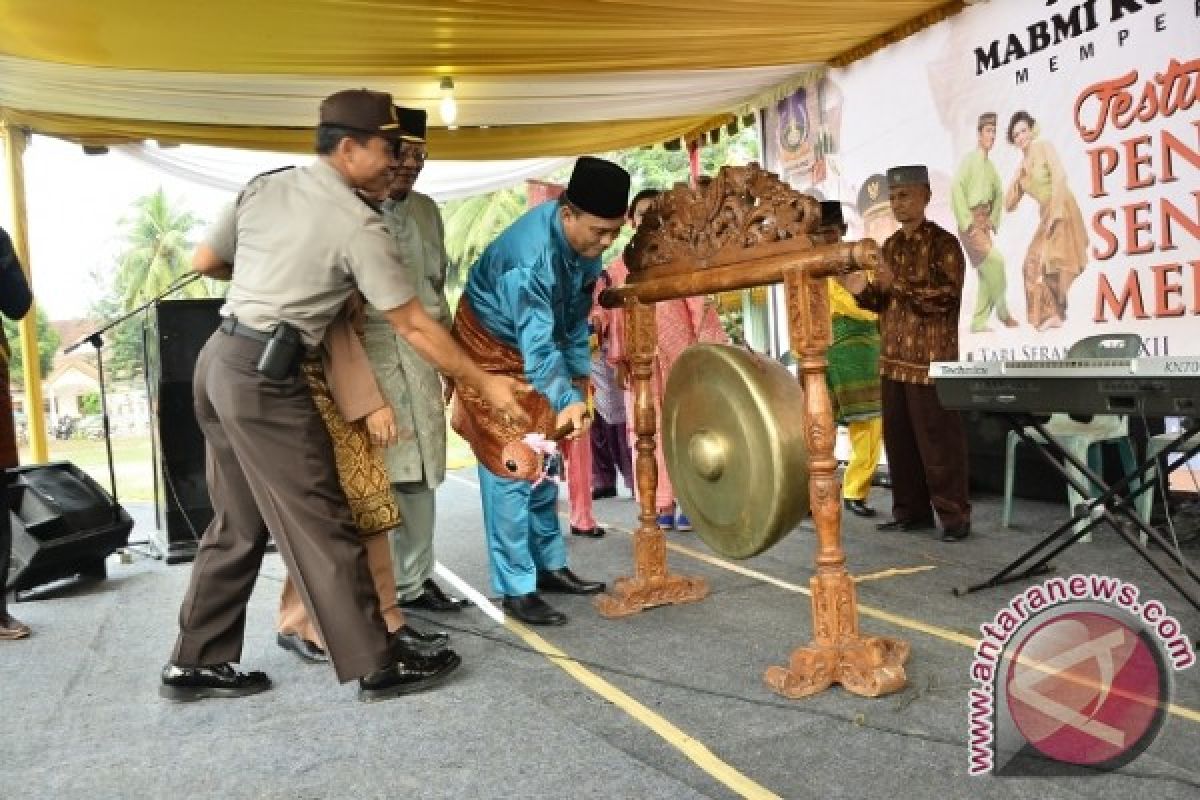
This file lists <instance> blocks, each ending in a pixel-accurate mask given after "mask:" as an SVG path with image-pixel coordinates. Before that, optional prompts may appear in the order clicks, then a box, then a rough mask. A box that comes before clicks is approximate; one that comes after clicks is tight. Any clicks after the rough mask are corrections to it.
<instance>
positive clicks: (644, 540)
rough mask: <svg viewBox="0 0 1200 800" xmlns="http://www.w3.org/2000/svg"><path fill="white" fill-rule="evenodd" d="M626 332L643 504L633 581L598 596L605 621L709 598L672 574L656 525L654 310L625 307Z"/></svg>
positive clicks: (702, 586) (699, 582) (693, 581)
mask: <svg viewBox="0 0 1200 800" xmlns="http://www.w3.org/2000/svg"><path fill="white" fill-rule="evenodd" d="M625 320H626V322H625V329H626V331H628V336H629V353H630V373H631V375H630V381H631V384H632V388H633V416H634V430H636V431H637V464H636V473H637V485H638V495H639V500H640V503H641V508H640V513H639V514H638V528H637V530H636V531H634V534H633V561H634V567H633V569H634V572H633V577H632V578H626V577H622V578H617V579H616V580H615V581H613V584H612V589H611V590H610V591H609V592H606V593H605V594H601V595H598V596H597V597H596V600H595V603H596V608H597V610H599V612H600V614H601V616H605V617H609V618H615V617H627V616H629V615H631V614H636V613H637V612H639V611H642V610H643V609H647V608H653V607H655V606H664V605H669V604H672V603H694V602H696V601H698V600H702V599H704V597H705V596H707V595H708V582H707V581H706V580H704V579H703V578H689V577H684V576H680V575H671V574H669V573H668V572H667V539H666V536H665V535H664V534H663V532H662V531H661V530H659V529H658V524H657V522H656V517H657V515H656V513H655V512H656V509H655V507H654V494H655V491H656V490H657V488H658V467H657V466H656V464H655V460H654V449H655V448H654V433H655V425H654V397H653V394H652V392H651V389H650V371H651V369H652V367H653V362H654V349H655V348H654V344H655V340H656V337H655V330H654V305H653V304H650V305H645V304H643V303H638V302H637V301H629V302H627V303H626V305H625Z"/></svg>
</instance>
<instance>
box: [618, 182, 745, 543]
mask: <svg viewBox="0 0 1200 800" xmlns="http://www.w3.org/2000/svg"><path fill="white" fill-rule="evenodd" d="M658 195H659V191H658V190H657V189H643V190H642V191H640V192H638V193H637V195H635V196H634V198H633V202H632V203H630V205H629V221H630V224H632V225H633V227H634V229H636V228H637V227H638V225H639V224H641V221H642V215H644V214H645V213H646V211H647V210H648V209H649V208H650V206H651V205H652V204H653V203H654V201H655V199H656V198H657V197H658ZM608 272H609V275H611V276H612V280H613V284H614V285H616V286H621V285H623V284H624V283H625V282H626V280H628V278H629V268H628V267H626V266H625V260H624V259H623V258H617V259H616V260H615V261H613V262H612V264H610V265H609V267H608ZM654 310H655V316H654V319H655V327H656V329H657V335H658V342H657V346H656V347H655V351H654V355H655V358H654V363H653V365H652V368H651V372H650V390H651V391H652V392H653V396H654V411H655V422H654V425H655V429H656V430H657V431H659V433H660V434H661V432H662V401H663V392H664V391H665V390H666V387H667V376H668V375H670V374H671V367H673V366H674V365H675V361H676V360H677V359H678V358H679V356H680V355H681V354H682V353H683V351H684V350H685V349H687V348H688V347H690V346H691V345H694V344H697V343H700V342H716V343H720V344H728V343H729V337H728V336H727V335H726V333H725V329H724V328H723V327H722V326H721V318H720V317H719V316H718V315H717V310H716V308H715V307H714V306H713V304H712V303H711V302H710V301H709V300H708V299H707V298H704V297H687V298H683V299H679V300H666V301H663V302H661V303H656V304H655V309H654ZM608 314H609V319H608V325H609V331H610V337H611V338H610V342H609V351H608V359H609V363H610V364H612V365H613V367H614V368H615V369H616V370H617V382H618V383H619V384H620V385H621V387H622V388H625V389H628V388H629V353H628V350H627V347H628V343H627V341H626V337H625V314H624V313H623V312H622V311H621V310H620V309H611V310H609V311H608ZM625 407H626V414H625V419H626V422H627V424H628V426H629V437H630V447H631V449H633V443H634V442H635V441H636V439H637V434H636V432H635V431H634V430H633V424H634V421H633V420H634V417H633V395H632V393H631V392H629V391H626V392H625ZM655 442H656V444H657V447H656V448H655V450H654V459H655V461H656V462H657V463H658V490H657V491H656V493H655V500H654V504H655V508H656V509H657V510H658V527H659V528H661V529H663V530H670V529H672V528H674V529H675V530H679V531H690V530H691V529H692V523H691V522H690V521H689V520H688V518H687V515H686V514H685V513H684V512H683V510H682V509H677V508H676V506H675V490H674V487H672V486H671V478H670V476H669V475H668V474H667V465H666V462H665V461H664V460H663V447H662V436H661V435H660V436H658V437H657V438H656V440H655ZM635 452H636V450H635ZM635 493H636V487H635Z"/></svg>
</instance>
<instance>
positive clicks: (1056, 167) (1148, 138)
mask: <svg viewBox="0 0 1200 800" xmlns="http://www.w3.org/2000/svg"><path fill="white" fill-rule="evenodd" d="M1198 94H1200V3H1197V2H1195V0H1087V1H1086V2H1082V3H1067V2H1060V0H1005V1H1004V2H992V3H985V4H981V5H975V6H971V7H969V8H967V9H966V10H965V11H964V12H962V13H961V14H959V15H957V16H955V17H952V18H951V19H949V20H947V21H945V22H943V23H941V24H939V25H937V26H934V27H933V28H930V29H929V30H926V31H924V32H922V33H920V34H917V35H916V36H913V37H911V38H909V39H906V40H904V41H902V42H900V43H898V44H896V45H893V46H891V47H888V48H886V49H884V50H882V51H880V52H879V53H876V54H875V55H873V56H871V57H870V58H867V59H864V60H863V61H860V62H857V63H856V64H854V65H852V66H851V67H849V68H847V69H844V70H833V71H831V72H830V73H829V75H828V77H827V78H826V79H825V80H824V81H823V82H822V83H821V84H820V85H818V86H816V87H814V88H812V89H810V90H808V91H803V90H802V91H799V92H797V93H796V94H794V95H792V96H791V97H789V98H787V99H786V100H783V101H781V102H780V103H778V104H777V105H776V106H775V107H773V108H770V109H767V113H766V115H765V118H764V134H765V142H764V145H765V148H764V149H765V156H766V162H767V164H766V165H767V167H768V168H769V169H771V170H773V171H775V172H778V173H779V174H780V175H782V176H783V177H784V178H785V179H786V180H787V181H788V182H789V183H791V185H792V186H794V187H796V188H797V189H800V190H801V191H805V192H810V193H812V194H814V195H816V196H818V197H819V198H820V199H836V200H840V201H841V202H842V204H843V211H844V216H845V218H846V220H847V222H848V223H849V225H850V233H849V237H850V238H862V237H865V236H870V237H873V238H875V239H877V240H878V241H879V242H880V243H881V244H882V242H883V240H884V239H885V238H886V237H887V236H888V235H890V234H891V233H892V232H894V231H895V230H896V229H897V227H898V226H897V224H896V222H895V220H894V219H893V218H892V215H891V210H890V208H889V207H888V200H887V186H886V182H885V181H884V174H885V173H886V171H887V168H888V167H891V166H896V165H902V164H925V165H926V166H927V167H928V168H929V172H930V183H931V188H932V191H933V200H932V202H931V203H930V206H929V209H928V211H927V214H928V216H929V218H930V219H932V220H934V221H935V222H937V223H938V224H939V225H941V226H942V227H944V228H946V229H947V230H950V231H952V232H955V233H957V234H958V236H959V239H960V241H961V242H962V244H963V249H964V251H965V252H966V254H967V263H968V270H967V277H966V283H965V286H964V289H963V300H962V312H961V316H960V338H959V351H960V358H961V359H963V360H966V359H968V358H970V359H977V360H978V359H1004V360H1010V359H1048V358H1059V357H1062V356H1063V355H1064V354H1065V353H1066V351H1067V349H1068V348H1069V347H1070V345H1071V344H1072V343H1074V342H1075V341H1077V340H1079V339H1082V338H1084V337H1086V336H1089V335H1093V334H1097V333H1124V332H1132V333H1137V334H1139V335H1140V336H1141V337H1142V339H1143V349H1144V352H1145V353H1146V354H1148V355H1155V356H1164V355H1173V356H1175V355H1200V107H1198V106H1197V95H1198Z"/></svg>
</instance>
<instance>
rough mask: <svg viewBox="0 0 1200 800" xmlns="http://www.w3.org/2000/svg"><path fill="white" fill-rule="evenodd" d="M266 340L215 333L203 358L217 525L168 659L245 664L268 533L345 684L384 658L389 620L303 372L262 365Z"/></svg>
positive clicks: (203, 406)
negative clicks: (284, 372)
mask: <svg viewBox="0 0 1200 800" xmlns="http://www.w3.org/2000/svg"><path fill="white" fill-rule="evenodd" d="M262 347H263V346H262V343H260V342H257V341H254V340H252V339H246V338H242V337H237V336H230V335H228V334H225V333H222V332H221V331H217V332H216V333H214V334H213V335H212V337H211V338H210V339H209V340H208V343H207V344H205V346H204V349H203V350H202V351H201V352H200V357H199V359H198V360H197V363H196V375H195V381H194V383H195V395H196V419H197V421H198V422H199V423H200V428H201V430H203V432H204V438H205V447H206V450H207V478H208V491H209V495H210V497H211V499H212V505H213V521H212V523H211V524H210V525H209V527H208V530H206V531H205V532H204V536H203V538H202V539H201V540H200V548H199V550H198V552H197V553H196V561H195V563H194V564H193V566H192V577H191V583H190V584H189V586H188V590H187V594H186V595H185V596H184V599H183V605H182V606H181V608H180V610H179V638H178V640H177V641H176V644H175V651H174V654H173V656H172V661H173V662H174V663H175V664H177V665H179V666H185V667H186V666H205V665H212V664H219V663H222V662H226V661H239V660H240V659H241V653H242V636H243V633H244V630H245V626H246V604H247V602H248V601H249V600H250V593H251V592H252V591H253V589H254V581H255V579H256V578H257V577H258V570H259V567H260V566H261V564H262V558H263V553H264V552H265V550H266V545H267V531H268V529H269V530H270V531H271V532H273V533H274V535H275V543H276V545H278V547H279V552H280V555H282V556H283V560H284V563H285V564H286V565H287V571H288V574H289V575H291V577H292V579H293V580H294V581H295V583H296V591H297V593H298V594H299V595H300V599H301V600H302V601H303V602H304V606H305V608H306V609H307V610H308V613H309V615H310V616H311V617H312V618H313V619H314V620H315V621H316V624H317V627H318V628H319V629H320V630H321V631H323V632H324V633H325V634H326V641H325V644H326V647H327V649H328V651H329V656H330V659H331V660H332V661H333V666H334V670H335V671H336V673H337V677H338V679H339V680H341V681H349V680H352V679H353V678H357V677H361V676H363V675H366V674H367V673H369V672H371V671H373V670H376V669H379V668H381V667H383V666H385V665H386V664H387V663H388V643H387V628H386V627H385V625H384V622H383V618H382V616H380V612H379V600H378V598H377V596H376V594H375V587H374V584H373V583H372V581H371V575H370V571H369V569H368V566H367V559H366V553H365V551H364V549H363V545H362V541H361V539H360V538H359V533H358V529H357V528H356V527H355V525H354V520H353V519H352V518H351V516H350V509H349V508H348V507H347V505H346V497H345V495H344V494H343V492H342V488H341V486H340V485H339V483H338V476H337V472H336V470H335V467H334V457H333V448H332V445H331V443H330V439H329V432H328V431H327V430H326V428H325V423H324V422H322V421H321V417H320V415H319V414H318V413H317V409H316V406H315V405H314V403H313V397H312V392H311V390H310V389H309V386H308V383H307V382H306V381H305V379H304V376H303V375H302V374H300V373H299V371H297V373H296V374H295V375H294V376H292V377H290V378H286V379H284V380H280V381H274V380H271V379H269V378H265V377H263V376H262V375H260V374H258V372H256V371H255V369H254V366H255V364H256V363H257V361H258V357H259V355H260V354H261V353H262Z"/></svg>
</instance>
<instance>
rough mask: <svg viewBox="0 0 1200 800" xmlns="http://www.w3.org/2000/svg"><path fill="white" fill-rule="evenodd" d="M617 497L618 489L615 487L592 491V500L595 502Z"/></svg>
mask: <svg viewBox="0 0 1200 800" xmlns="http://www.w3.org/2000/svg"><path fill="white" fill-rule="evenodd" d="M616 496H617V488H616V487H615V486H610V487H609V488H607V489H592V499H593V500H603V499H605V498H606V497H616Z"/></svg>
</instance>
